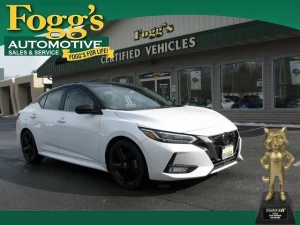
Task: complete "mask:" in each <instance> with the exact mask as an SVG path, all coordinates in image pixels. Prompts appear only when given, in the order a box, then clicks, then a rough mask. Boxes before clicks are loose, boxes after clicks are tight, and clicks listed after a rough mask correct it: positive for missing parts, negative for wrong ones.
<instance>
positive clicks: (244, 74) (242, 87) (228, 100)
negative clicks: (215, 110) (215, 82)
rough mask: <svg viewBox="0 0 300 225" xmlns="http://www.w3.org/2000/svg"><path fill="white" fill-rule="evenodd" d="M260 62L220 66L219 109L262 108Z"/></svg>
mask: <svg viewBox="0 0 300 225" xmlns="http://www.w3.org/2000/svg"><path fill="white" fill-rule="evenodd" d="M262 73H263V72H262V62H241V63H234V64H229V65H224V66H221V93H222V100H221V102H220V108H223V109H259V108H263V79H262Z"/></svg>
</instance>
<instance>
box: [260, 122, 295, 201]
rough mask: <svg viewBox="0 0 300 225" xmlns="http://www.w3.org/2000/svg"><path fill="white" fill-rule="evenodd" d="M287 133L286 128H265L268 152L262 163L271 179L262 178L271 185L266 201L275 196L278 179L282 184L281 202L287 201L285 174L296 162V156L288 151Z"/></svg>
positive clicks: (264, 155)
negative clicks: (275, 185)
mask: <svg viewBox="0 0 300 225" xmlns="http://www.w3.org/2000/svg"><path fill="white" fill-rule="evenodd" d="M286 132H287V129H286V128H282V129H272V130H269V129H267V128H265V141H264V146H265V148H266V149H267V151H266V152H265V153H264V154H263V156H262V157H261V159H260V162H261V165H262V167H263V168H264V169H266V170H268V171H269V177H264V176H263V177H262V179H263V181H264V182H265V183H269V192H268V194H267V196H266V197H265V200H266V201H269V200H271V199H272V198H273V196H274V184H275V180H276V178H278V180H279V184H280V200H281V201H283V202H284V201H285V200H286V196H285V192H284V172H285V171H287V170H288V169H290V168H291V166H292V165H293V163H294V161H295V158H294V156H292V154H291V153H289V152H288V151H287V150H286V148H287V146H288V144H289V142H288V140H287V138H286ZM286 159H288V160H289V162H288V164H285V162H286ZM266 161H268V162H266Z"/></svg>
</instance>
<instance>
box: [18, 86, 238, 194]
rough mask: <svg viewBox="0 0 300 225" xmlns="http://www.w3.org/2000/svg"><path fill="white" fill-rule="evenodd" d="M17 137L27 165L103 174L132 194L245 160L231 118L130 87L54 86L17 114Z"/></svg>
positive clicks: (143, 89) (212, 171)
mask: <svg viewBox="0 0 300 225" xmlns="http://www.w3.org/2000/svg"><path fill="white" fill-rule="evenodd" d="M17 139H18V142H19V143H20V145H21V147H22V152H23V155H24V158H25V160H26V161H27V162H28V163H39V162H41V161H42V160H43V158H44V157H45V156H46V157H50V158H54V159H57V160H62V161H65V162H69V163H74V164H77V165H81V166H86V167H90V168H94V169H98V170H102V171H106V172H109V173H111V175H112V177H113V179H114V180H115V181H116V182H117V183H118V184H119V185H120V186H122V187H123V188H127V189H136V188H138V187H140V186H141V185H142V184H143V181H144V180H145V179H151V180H159V181H173V180H183V179H191V178H198V177H205V176H207V175H209V174H213V173H216V172H218V171H221V170H223V169H226V168H229V167H231V166H233V165H235V164H236V163H237V162H238V161H240V160H243V158H242V156H241V145H242V140H241V137H240V136H239V133H238V130H237V127H236V126H235V125H234V124H233V123H232V122H231V121H229V120H228V119H227V118H225V117H224V116H222V115H221V114H219V113H217V112H215V111H213V110H210V109H205V108H201V107H199V108H198V107H190V106H175V105H173V104H172V103H170V102H169V101H167V100H166V99H164V98H163V97H161V96H159V95H158V94H156V93H154V92H152V91H150V90H149V89H147V88H143V87H139V86H135V85H131V84H120V83H76V84H67V85H62V86H59V87H56V88H54V89H52V90H50V91H49V92H47V93H44V94H43V95H41V96H40V97H39V98H38V99H36V100H35V101H33V102H32V103H31V104H30V105H29V106H27V107H26V108H24V109H23V110H21V111H20V112H19V113H18V117H17Z"/></svg>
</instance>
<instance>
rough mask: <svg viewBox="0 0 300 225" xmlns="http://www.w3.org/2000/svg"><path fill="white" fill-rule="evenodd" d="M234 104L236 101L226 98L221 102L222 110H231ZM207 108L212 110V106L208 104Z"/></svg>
mask: <svg viewBox="0 0 300 225" xmlns="http://www.w3.org/2000/svg"><path fill="white" fill-rule="evenodd" d="M233 104H234V101H232V100H231V99H228V98H225V99H223V100H222V101H221V108H222V109H231V106H232V105H233ZM206 108H209V109H212V104H211V103H210V104H208V105H207V106H206Z"/></svg>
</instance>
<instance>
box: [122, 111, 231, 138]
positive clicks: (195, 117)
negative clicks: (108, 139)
mask: <svg viewBox="0 0 300 225" xmlns="http://www.w3.org/2000/svg"><path fill="white" fill-rule="evenodd" d="M116 114H117V115H118V116H119V117H121V118H124V119H128V120H131V121H134V122H136V123H137V124H138V126H141V127H146V128H152V129H157V130H164V131H171V132H179V133H187V132H189V133H190V132H191V131H199V130H202V129H209V128H213V127H215V128H217V129H220V130H224V129H225V130H226V129H229V130H234V129H236V126H235V125H234V124H233V123H232V122H231V121H229V120H228V119H227V118H226V117H224V116H223V115H221V114H219V113H217V112H216V111H214V110H211V109H206V108H202V107H193V106H184V107H172V108H160V109H149V110H138V111H116Z"/></svg>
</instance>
